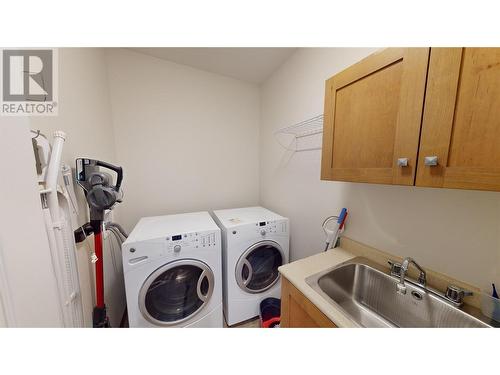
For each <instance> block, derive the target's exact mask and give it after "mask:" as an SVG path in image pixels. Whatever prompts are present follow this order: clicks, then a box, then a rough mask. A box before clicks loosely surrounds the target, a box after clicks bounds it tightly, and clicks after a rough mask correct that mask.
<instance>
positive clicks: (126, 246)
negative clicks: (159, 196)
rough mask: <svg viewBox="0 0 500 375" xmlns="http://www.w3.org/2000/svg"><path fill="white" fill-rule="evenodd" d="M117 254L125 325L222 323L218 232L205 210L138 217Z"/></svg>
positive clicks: (187, 325) (183, 325) (173, 325)
mask: <svg viewBox="0 0 500 375" xmlns="http://www.w3.org/2000/svg"><path fill="white" fill-rule="evenodd" d="M122 255H123V274H124V277H125V292H126V296H127V310H128V319H129V326H130V327H223V316H222V266H221V234H220V229H219V228H218V226H217V225H216V223H215V222H214V220H213V219H212V218H211V216H210V214H209V213H208V212H195V213H187V214H179V215H167V216H155V217H146V218H142V219H140V220H139V222H138V223H137V225H136V226H135V228H134V230H133V231H132V232H131V233H130V235H129V237H128V238H127V240H126V241H125V242H124V243H123V245H122Z"/></svg>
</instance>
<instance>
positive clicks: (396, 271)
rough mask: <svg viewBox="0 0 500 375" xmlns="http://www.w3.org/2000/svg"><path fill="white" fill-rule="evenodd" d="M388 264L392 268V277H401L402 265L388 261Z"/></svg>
mask: <svg viewBox="0 0 500 375" xmlns="http://www.w3.org/2000/svg"><path fill="white" fill-rule="evenodd" d="M387 263H389V265H390V266H391V276H396V277H400V276H401V263H398V262H396V261H394V260H388V261H387Z"/></svg>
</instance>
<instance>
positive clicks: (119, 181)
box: [95, 160, 123, 192]
mask: <svg viewBox="0 0 500 375" xmlns="http://www.w3.org/2000/svg"><path fill="white" fill-rule="evenodd" d="M95 165H97V166H99V167H103V168H108V169H111V170H112V171H115V172H116V185H115V191H116V192H118V191H120V186H121V184H122V180H123V168H122V167H117V166H116V165H113V164H109V163H106V162H105V161H101V160H96V163H95Z"/></svg>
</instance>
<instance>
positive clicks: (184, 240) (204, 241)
mask: <svg viewBox="0 0 500 375" xmlns="http://www.w3.org/2000/svg"><path fill="white" fill-rule="evenodd" d="M218 237H219V236H217V232H216V231H208V232H190V233H179V234H175V235H173V236H168V237H166V241H167V249H168V251H173V252H174V253H179V252H181V250H186V249H191V250H193V249H210V248H215V247H216V246H217V245H218V243H217V241H218Z"/></svg>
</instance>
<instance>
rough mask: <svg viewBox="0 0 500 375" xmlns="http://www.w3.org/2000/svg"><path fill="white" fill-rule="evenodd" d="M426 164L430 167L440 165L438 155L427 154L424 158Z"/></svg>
mask: <svg viewBox="0 0 500 375" xmlns="http://www.w3.org/2000/svg"><path fill="white" fill-rule="evenodd" d="M424 164H425V165H427V166H429V167H435V166H436V165H438V157H437V156H426V157H425V158H424Z"/></svg>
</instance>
